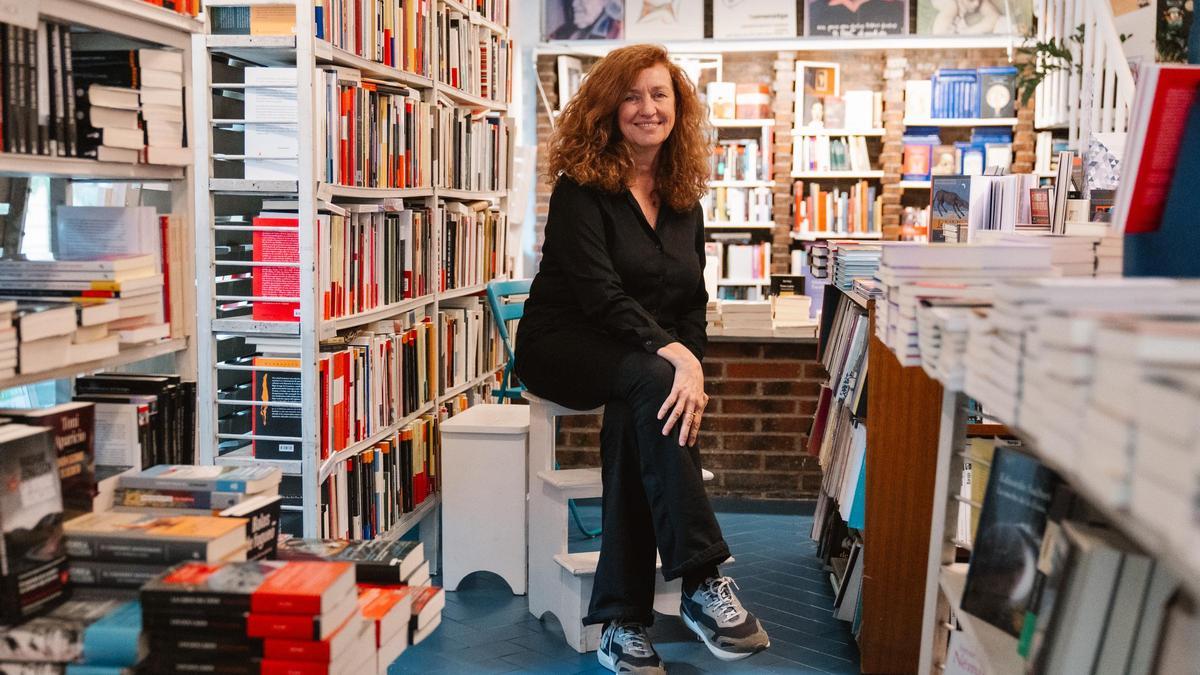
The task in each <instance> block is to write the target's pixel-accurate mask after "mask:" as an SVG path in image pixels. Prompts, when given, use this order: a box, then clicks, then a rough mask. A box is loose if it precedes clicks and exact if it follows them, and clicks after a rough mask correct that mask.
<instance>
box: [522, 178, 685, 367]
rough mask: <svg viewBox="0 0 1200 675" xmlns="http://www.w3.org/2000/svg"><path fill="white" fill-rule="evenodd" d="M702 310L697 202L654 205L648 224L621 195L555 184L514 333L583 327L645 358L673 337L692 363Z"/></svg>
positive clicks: (533, 335)
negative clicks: (681, 207)
mask: <svg viewBox="0 0 1200 675" xmlns="http://www.w3.org/2000/svg"><path fill="white" fill-rule="evenodd" d="M707 304H708V292H707V291H706V290H705V288H704V213H703V211H702V209H701V208H700V205H699V204H697V205H696V206H695V207H694V208H692V209H691V210H689V211H687V212H683V213H681V212H678V211H674V210H673V209H671V208H670V207H668V206H667V205H665V204H664V205H663V206H662V207H661V208H660V209H659V214H658V223H657V226H656V227H650V223H648V222H647V221H646V217H645V215H644V214H643V213H642V209H641V207H640V206H638V203H637V200H636V199H634V197H633V193H631V192H630V191H629V190H624V191H622V192H619V193H616V194H612V193H607V192H602V191H600V190H597V189H595V188H592V187H587V186H581V185H579V184H577V183H575V182H574V181H573V180H571V179H570V178H567V177H565V176H564V177H562V178H560V179H559V180H558V183H557V184H556V185H555V186H554V192H553V194H551V196H550V213H549V215H548V217H547V219H546V233H545V240H544V242H543V244H542V264H541V269H539V270H538V273H537V276H536V277H534V280H533V285H532V287H531V288H530V291H529V299H528V300H527V301H526V302H525V316H524V317H523V318H522V319H521V325H520V328H519V329H518V331H517V333H518V335H519V336H521V337H522V338H524V339H527V340H536V339H537V338H538V337H541V336H543V335H548V334H550V333H553V332H554V331H555V330H556V329H558V328H563V327H568V326H585V327H591V328H595V329H599V330H603V331H604V332H607V333H608V334H610V335H612V336H613V337H614V338H616V339H618V340H620V341H622V342H624V343H626V344H629V345H631V346H635V347H637V348H639V349H645V350H646V351H648V352H650V353H654V352H656V351H658V350H659V349H660V348H662V347H663V346H665V345H667V344H669V343H671V342H676V341H678V342H680V343H682V344H683V345H684V346H685V347H687V348H688V349H689V350H691V352H692V353H693V354H695V355H696V358H697V359H702V358H704V347H705V343H706V339H705V322H706V319H705V306H706V305H707Z"/></svg>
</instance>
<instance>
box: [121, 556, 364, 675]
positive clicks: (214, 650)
mask: <svg viewBox="0 0 1200 675" xmlns="http://www.w3.org/2000/svg"><path fill="white" fill-rule="evenodd" d="M141 602H142V611H143V624H144V625H145V629H146V632H147V634H148V637H149V643H150V654H149V655H148V656H147V657H146V661H145V663H146V666H147V667H148V668H149V669H150V670H151V672H156V673H184V672H221V673H238V674H240V673H247V674H249V673H255V674H257V673H260V672H304V673H331V674H332V673H356V674H357V673H366V672H371V673H374V672H377V664H376V649H375V646H374V643H375V634H374V631H373V630H371V627H372V626H371V624H370V623H369V622H367V621H365V620H364V619H363V616H362V615H361V614H360V613H359V611H358V593H357V591H356V589H355V584H354V566H353V565H352V564H350V563H333V562H273V561H271V562H269V561H258V562H242V563H226V564H220V565H205V564H201V563H186V564H183V565H180V566H178V567H176V568H175V569H173V570H171V571H169V572H167V573H166V574H164V575H162V576H160V577H159V578H157V579H154V580H152V581H151V582H149V583H148V584H146V585H145V586H143V587H142V589H141Z"/></svg>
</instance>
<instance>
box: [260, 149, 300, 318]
mask: <svg viewBox="0 0 1200 675" xmlns="http://www.w3.org/2000/svg"><path fill="white" fill-rule="evenodd" d="M293 133H294V132H293ZM253 222H254V225H255V226H256V227H287V228H295V227H297V225H298V223H299V222H300V221H299V220H297V219H295V218H264V217H261V216H260V217H256V218H255V219H254V221H253ZM253 260H254V262H264V263H299V262H300V235H299V231H298V230H297V231H296V232H278V231H269V232H262V231H258V230H256V231H255V232H254V255H253ZM251 281H252V288H253V293H254V297H256V298H288V299H289V300H286V301H277V300H256V301H254V308H253V311H252V316H253V317H254V319H255V320H256V321H292V322H295V321H299V320H300V316H299V315H300V301H299V298H300V267H299V266H298V265H297V266H296V267H276V266H268V267H255V268H254V269H253V271H252V274H251ZM291 298H296V300H295V301H291V300H290V299H291Z"/></svg>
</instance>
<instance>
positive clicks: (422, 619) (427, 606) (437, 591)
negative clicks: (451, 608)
mask: <svg viewBox="0 0 1200 675" xmlns="http://www.w3.org/2000/svg"><path fill="white" fill-rule="evenodd" d="M413 593H415V595H413V601H412V619H411V626H412V627H413V628H414V629H416V630H420V629H422V628H424V627H425V626H427V625H429V622H430V621H432V620H433V618H434V617H435V616H438V615H440V614H441V612H442V608H443V607H445V606H446V592H445V591H444V590H442V589H441V588H439V587H437V586H416V587H414V588H413Z"/></svg>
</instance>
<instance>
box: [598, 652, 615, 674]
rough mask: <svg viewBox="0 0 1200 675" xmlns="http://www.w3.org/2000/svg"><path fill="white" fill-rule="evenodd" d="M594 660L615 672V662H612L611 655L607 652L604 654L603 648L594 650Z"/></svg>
mask: <svg viewBox="0 0 1200 675" xmlns="http://www.w3.org/2000/svg"><path fill="white" fill-rule="evenodd" d="M596 660H597V661H599V662H600V665H602V666H604V667H605V668H608V669H609V670H611V671H613V672H614V673H615V672H617V664H615V663H613V660H612V657H611V656H609V655H608V654H605V653H604V650H603V649H598V650H596Z"/></svg>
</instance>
